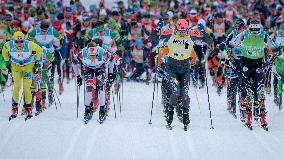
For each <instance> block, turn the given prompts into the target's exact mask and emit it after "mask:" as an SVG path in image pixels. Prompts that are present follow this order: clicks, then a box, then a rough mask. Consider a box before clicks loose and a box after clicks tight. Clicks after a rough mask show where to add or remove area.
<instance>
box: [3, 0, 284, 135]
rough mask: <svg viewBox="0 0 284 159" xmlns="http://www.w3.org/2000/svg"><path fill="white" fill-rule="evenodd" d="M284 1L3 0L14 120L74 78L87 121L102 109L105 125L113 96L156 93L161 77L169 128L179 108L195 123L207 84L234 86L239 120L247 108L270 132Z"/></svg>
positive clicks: (281, 63) (230, 101)
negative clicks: (196, 98)
mask: <svg viewBox="0 0 284 159" xmlns="http://www.w3.org/2000/svg"><path fill="white" fill-rule="evenodd" d="M283 6H284V3H283V2H282V1H281V0H273V1H271V0H270V1H262V0H253V1H246V0H236V1H231V0H217V1H213V2H207V1H203V0H192V1H187V0H176V1H173V0H167V1H165V0H164V1H163V0H132V1H128V4H125V3H124V1H115V2H114V3H112V6H106V5H105V2H104V1H103V0H101V1H100V3H99V5H97V6H96V5H93V4H91V5H89V7H88V8H87V7H86V6H84V5H83V4H82V3H81V2H80V0H70V1H68V2H65V1H63V0H24V1H22V0H13V1H12V0H2V1H1V5H0V7H1V10H0V70H1V71H0V82H1V92H2V93H5V90H7V88H8V87H13V96H12V105H11V110H12V114H11V116H10V118H9V120H12V119H14V118H16V117H17V115H18V112H19V107H21V106H20V103H21V102H22V101H21V100H22V99H23V103H24V104H23V107H21V108H22V110H21V114H22V115H25V116H26V120H27V119H29V118H31V117H32V116H33V110H34V109H35V114H34V115H39V114H40V113H42V112H43V111H44V110H45V109H47V108H48V107H50V106H52V105H54V104H56V98H57V99H58V96H59V95H61V94H62V93H64V87H65V86H64V83H65V84H66V83H67V84H69V82H70V81H71V80H72V79H75V80H76V81H77V98H79V97H80V96H81V95H80V94H79V92H80V91H79V89H80V87H83V89H84V98H83V99H84V106H85V113H84V122H85V123H86V124H87V123H88V122H89V121H90V120H91V119H92V116H93V113H94V112H96V110H98V112H99V122H100V123H103V122H104V120H105V119H106V117H107V113H108V111H109V110H110V109H111V108H110V105H111V104H112V102H114V100H113V101H112V102H111V99H110V97H111V94H113V95H114V94H119V92H120V91H121V89H123V82H126V81H127V82H128V81H135V82H145V84H147V85H148V84H149V83H154V91H155V86H156V83H158V82H159V83H161V90H162V104H163V106H164V115H165V119H166V123H167V127H168V128H169V129H171V128H172V127H171V124H172V122H173V117H174V111H176V114H177V116H178V118H179V120H180V121H181V122H182V123H183V124H184V129H185V130H187V127H188V124H189V123H190V116H189V110H190V98H189V93H188V91H189V87H190V86H193V87H194V88H195V89H207V94H208V93H209V92H208V87H210V88H211V87H215V88H216V93H217V94H219V95H221V93H222V92H226V93H227V110H228V112H229V113H230V114H232V115H233V117H234V118H237V114H238V113H237V106H239V110H240V112H239V118H240V120H241V122H243V124H244V125H245V126H247V127H248V128H249V129H252V122H253V121H256V122H259V123H260V125H261V127H263V128H264V129H265V130H268V122H267V120H266V113H267V111H266V108H265V96H266V95H267V94H268V95H272V94H273V96H274V102H275V103H276V105H277V106H278V107H279V109H280V110H281V109H282V85H283V80H284V55H283V54H282V50H283V44H284V34H283V33H282V32H283V31H284V14H283V13H284V10H283ZM56 72H57V75H56V76H55V74H56ZM65 80H66V82H64V81H65ZM209 80H210V82H209ZM211 80H212V83H213V85H211ZM55 83H58V86H59V88H58V89H57V88H55V86H57V84H56V85H55ZM209 83H210V85H209ZM21 88H23V93H22V94H21V93H20V92H21V91H20V90H21ZM225 88H226V89H227V90H225ZM271 88H273V89H271ZM57 90H59V92H58V94H57ZM122 91H123V90H122ZM271 92H273V93H271ZM74 93H75V92H74ZM153 97H154V95H153ZM5 98H6V97H5ZM208 98H209V94H208ZM125 99H126V100H131V99H127V98H125ZM58 101H59V100H58ZM208 101H209V104H210V100H209V99H208ZM59 102H60V101H59ZM113 104H114V103H113ZM77 105H78V99H77ZM209 106H210V105H209Z"/></svg>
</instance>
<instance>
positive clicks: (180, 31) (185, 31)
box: [177, 30, 188, 34]
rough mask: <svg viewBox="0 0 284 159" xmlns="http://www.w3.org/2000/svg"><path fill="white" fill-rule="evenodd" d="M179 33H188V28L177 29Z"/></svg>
mask: <svg viewBox="0 0 284 159" xmlns="http://www.w3.org/2000/svg"><path fill="white" fill-rule="evenodd" d="M177 33H179V34H186V33H188V30H177Z"/></svg>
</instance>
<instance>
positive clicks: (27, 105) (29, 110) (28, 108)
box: [25, 104, 33, 120]
mask: <svg viewBox="0 0 284 159" xmlns="http://www.w3.org/2000/svg"><path fill="white" fill-rule="evenodd" d="M26 111H27V113H26V118H25V120H28V119H30V118H31V117H33V114H32V106H31V104H26Z"/></svg>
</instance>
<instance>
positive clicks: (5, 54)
mask: <svg viewBox="0 0 284 159" xmlns="http://www.w3.org/2000/svg"><path fill="white" fill-rule="evenodd" d="M9 50H10V42H6V43H5V44H4V46H3V48H2V56H3V58H4V60H5V61H6V62H8V61H9V60H10V57H9Z"/></svg>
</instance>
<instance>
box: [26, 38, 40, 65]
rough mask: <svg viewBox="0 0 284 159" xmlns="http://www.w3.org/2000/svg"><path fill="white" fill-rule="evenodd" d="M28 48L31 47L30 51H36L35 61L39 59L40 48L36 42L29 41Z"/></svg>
mask: <svg viewBox="0 0 284 159" xmlns="http://www.w3.org/2000/svg"><path fill="white" fill-rule="evenodd" d="M29 48H31V49H32V50H31V51H35V53H36V56H35V58H36V61H38V60H40V58H41V54H42V48H41V47H40V46H39V45H38V44H36V43H34V42H32V41H30V42H29Z"/></svg>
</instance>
